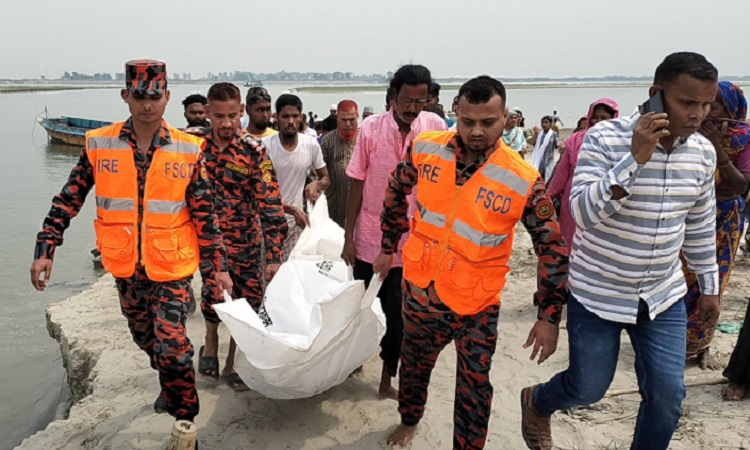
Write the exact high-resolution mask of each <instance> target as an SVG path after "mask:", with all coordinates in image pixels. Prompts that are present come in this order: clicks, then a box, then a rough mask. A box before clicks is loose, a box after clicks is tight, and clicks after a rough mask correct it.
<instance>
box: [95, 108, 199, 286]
mask: <svg viewBox="0 0 750 450" xmlns="http://www.w3.org/2000/svg"><path fill="white" fill-rule="evenodd" d="M123 124H124V122H119V123H115V124H113V125H110V126H107V127H104V128H99V129H97V130H93V131H89V132H87V133H86V154H87V155H88V158H89V161H90V162H91V165H92V166H93V168H94V181H95V186H96V220H95V221H94V229H95V230H96V247H97V248H98V249H99V251H100V252H101V254H102V264H103V265H104V268H105V269H106V270H107V271H109V272H111V273H112V275H113V276H115V277H117V278H127V277H130V276H131V275H133V272H134V271H135V267H136V264H137V263H138V262H139V261H138V257H139V252H138V245H139V244H140V256H141V260H140V263H141V264H142V265H143V266H144V267H145V269H146V274H147V275H148V277H149V279H151V280H154V281H172V280H179V279H181V278H185V277H188V276H191V275H193V273H195V271H196V269H197V268H198V263H199V251H198V250H199V249H198V236H197V234H196V231H195V227H194V225H193V223H192V221H191V218H190V212H189V211H188V208H187V204H186V202H185V191H186V189H187V187H188V185H189V184H190V180H191V176H192V174H193V170H194V168H195V164H196V163H197V161H198V157H199V155H200V153H201V151H202V149H203V146H204V145H205V143H204V142H203V140H202V139H200V138H197V137H195V136H190V135H188V134H185V133H182V132H180V131H179V130H177V129H176V128H172V127H168V129H169V134H170V137H171V140H172V142H171V143H170V144H167V145H165V146H163V147H157V149H156V151H155V152H154V154H153V159H152V160H151V165H150V167H149V169H148V172H147V174H146V186H145V189H144V202H143V220H142V224H141V230H140V232H142V233H143V236H139V229H138V172H137V169H136V167H135V159H134V156H133V148H132V147H131V146H130V144H129V143H128V142H127V141H126V140H123V139H120V130H121V129H122V126H123Z"/></svg>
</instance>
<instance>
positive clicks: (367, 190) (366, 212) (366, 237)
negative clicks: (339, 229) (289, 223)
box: [346, 111, 448, 267]
mask: <svg viewBox="0 0 750 450" xmlns="http://www.w3.org/2000/svg"><path fill="white" fill-rule="evenodd" d="M447 129H448V127H447V126H446V124H445V120H443V119H441V118H440V116H438V115H437V114H434V113H430V112H422V113H420V114H419V116H417V118H416V120H414V122H412V124H411V131H410V132H409V134H408V135H407V136H406V139H405V140H403V139H402V138H401V133H400V132H399V131H398V124H397V123H396V119H394V117H393V112H392V111H390V112H388V111H386V112H384V113H380V114H376V115H374V116H370V117H368V118H367V119H366V120H365V121H364V122H362V129H361V130H360V132H359V136H358V137H357V143H356V144H355V145H354V153H352V159H351V160H350V161H349V166H348V167H347V168H346V174H347V175H349V176H350V177H352V178H354V179H356V180H362V181H364V187H363V189H362V208H361V209H360V211H359V216H357V223H356V224H355V226H354V247H355V249H356V252H357V259H359V260H361V261H364V262H367V263H370V264H372V263H373V262H374V261H375V258H377V257H378V255H379V254H380V239H381V237H382V233H381V231H380V213H381V212H382V211H383V201H384V200H385V189H386V188H387V187H388V176H389V175H390V173H391V171H392V170H393V169H395V168H396V165H398V163H399V162H401V160H402V159H404V156H405V155H406V150H407V149H408V148H409V146H410V145H411V141H412V140H413V139H414V138H415V137H417V136H418V135H419V134H420V133H422V132H424V131H445V130H447ZM414 208H415V202H414V200H413V198H410V201H409V216H411V215H412V214H413V212H414ZM407 237H408V234H404V236H403V237H402V238H401V241H400V242H399V246H398V252H397V253H395V254H394V256H393V267H402V266H403V265H404V264H403V262H402V261H401V248H402V247H403V246H404V242H406V238H407Z"/></svg>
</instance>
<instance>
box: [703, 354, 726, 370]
mask: <svg viewBox="0 0 750 450" xmlns="http://www.w3.org/2000/svg"><path fill="white" fill-rule="evenodd" d="M698 367H700V368H701V369H703V370H719V369H721V368H722V367H721V364H720V363H719V361H717V360H716V358H714V357H713V356H712V355H711V353H710V352H709V350H706V351H705V352H703V353H701V354H700V355H698Z"/></svg>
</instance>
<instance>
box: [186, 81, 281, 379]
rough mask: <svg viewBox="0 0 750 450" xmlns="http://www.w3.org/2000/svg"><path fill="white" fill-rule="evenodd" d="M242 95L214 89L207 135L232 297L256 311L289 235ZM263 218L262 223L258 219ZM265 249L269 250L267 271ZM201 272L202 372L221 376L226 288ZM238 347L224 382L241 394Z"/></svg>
mask: <svg viewBox="0 0 750 450" xmlns="http://www.w3.org/2000/svg"><path fill="white" fill-rule="evenodd" d="M242 110H243V105H242V103H241V94H240V90H239V89H238V88H237V87H236V86H235V85H234V84H232V83H216V84H214V85H213V86H211V88H210V89H209V90H208V106H207V108H206V111H207V113H208V116H209V118H210V119H211V130H210V134H209V135H208V136H206V149H205V151H204V154H205V157H206V169H207V171H208V176H209V178H210V179H211V180H212V181H213V184H214V188H215V197H214V204H215V209H216V211H218V212H219V225H220V227H221V229H222V232H223V235H224V244H225V245H226V247H227V254H228V262H229V274H230V276H231V278H232V282H233V285H234V290H233V291H232V292H231V294H232V298H244V299H245V300H247V301H248V303H250V306H252V307H253V309H255V310H256V311H258V309H259V308H260V304H261V302H262V300H263V287H262V281H263V279H265V281H266V282H268V281H271V279H272V278H273V276H274V275H275V274H276V271H277V270H278V269H279V264H281V244H282V242H283V240H284V235H285V234H286V231H287V224H286V220H284V213H283V210H282V207H281V199H280V198H279V187H278V183H277V181H276V174H275V172H274V170H273V165H272V163H271V161H270V160H269V159H268V157H267V154H266V150H265V148H264V147H263V144H262V143H261V142H260V141H259V140H257V139H254V138H252V137H251V136H249V135H248V134H247V133H245V132H244V131H241V130H240V129H239V121H240V117H241V116H242ZM258 217H260V221H259V220H258ZM261 244H264V248H265V260H266V266H265V271H264V270H263V265H262V259H263V258H262V255H261V248H262V247H261ZM205 269H207V267H203V266H202V267H201V275H202V276H203V289H202V290H201V291H202V292H201V293H202V297H203V302H202V303H201V311H202V312H203V318H204V320H205V323H206V340H205V346H203V347H201V349H200V352H199V365H198V371H199V373H201V374H203V375H207V376H209V377H212V378H217V377H218V376H219V360H218V356H217V355H218V350H219V333H218V327H219V317H218V316H217V314H216V312H215V311H214V310H213V305H215V304H216V303H221V302H223V301H224V296H223V292H222V289H220V288H219V286H217V285H216V283H215V282H214V281H213V280H212V279H211V278H210V277H209V276H208V275H209V272H208V271H206V270H205ZM236 349H237V346H236V344H235V342H234V339H230V341H229V353H228V354H227V359H226V363H225V365H224V369H223V370H222V371H221V377H222V378H223V379H224V381H225V382H226V383H227V384H228V385H229V386H230V387H231V388H232V389H234V390H235V391H242V390H246V389H247V386H246V385H245V383H243V382H242V380H241V379H240V377H239V375H237V372H235V370H234V357H235V353H236Z"/></svg>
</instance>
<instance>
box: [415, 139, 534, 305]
mask: <svg viewBox="0 0 750 450" xmlns="http://www.w3.org/2000/svg"><path fill="white" fill-rule="evenodd" d="M454 135H455V132H454V131H448V132H443V131H434V132H427V133H422V134H421V135H419V136H418V137H417V138H416V139H415V140H414V142H413V143H412V161H413V163H414V166H415V167H416V168H417V171H418V177H419V178H418V181H417V187H416V189H417V211H416V213H415V215H414V218H413V219H412V224H411V234H410V235H409V238H408V240H407V241H406V244H405V245H404V249H403V260H404V278H405V279H406V280H408V281H409V282H410V283H412V284H414V285H416V286H419V287H421V288H423V289H425V288H427V287H428V286H429V284H430V283H431V282H434V283H435V290H436V292H437V294H438V296H439V297H440V300H441V301H442V302H443V303H445V304H446V305H447V306H448V307H449V308H450V309H451V310H452V311H453V312H455V313H457V314H461V315H469V314H475V313H478V312H479V311H481V310H483V309H484V308H486V307H487V306H489V305H492V304H496V303H498V301H499V299H500V293H501V291H502V289H503V286H505V275H506V274H507V273H508V271H509V270H510V269H509V268H508V259H509V258H510V253H511V248H512V246H513V236H514V234H515V229H516V224H517V223H518V221H519V220H520V219H521V217H522V215H523V211H524V208H525V206H526V201H527V198H528V196H529V195H530V192H531V188H532V186H533V185H534V183H535V181H536V179H537V177H538V176H539V174H538V172H537V171H536V170H534V169H533V168H532V167H531V165H529V164H527V163H526V162H524V161H523V159H522V158H521V157H520V156H519V155H518V153H517V152H515V151H513V150H512V149H510V148H509V147H508V146H506V145H505V144H504V143H503V142H502V140H499V141H498V146H497V149H496V150H495V151H494V152H493V153H492V155H491V156H490V157H489V159H488V160H487V162H486V163H485V164H484V165H483V166H482V167H481V168H480V169H479V170H477V172H476V173H475V174H474V175H473V176H472V177H471V178H470V179H469V181H468V182H467V183H466V184H464V185H463V186H457V185H456V160H455V153H454V151H453V150H452V149H451V148H448V147H447V146H446V145H447V144H448V143H449V142H450V140H451V139H452V138H453V136H454Z"/></svg>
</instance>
